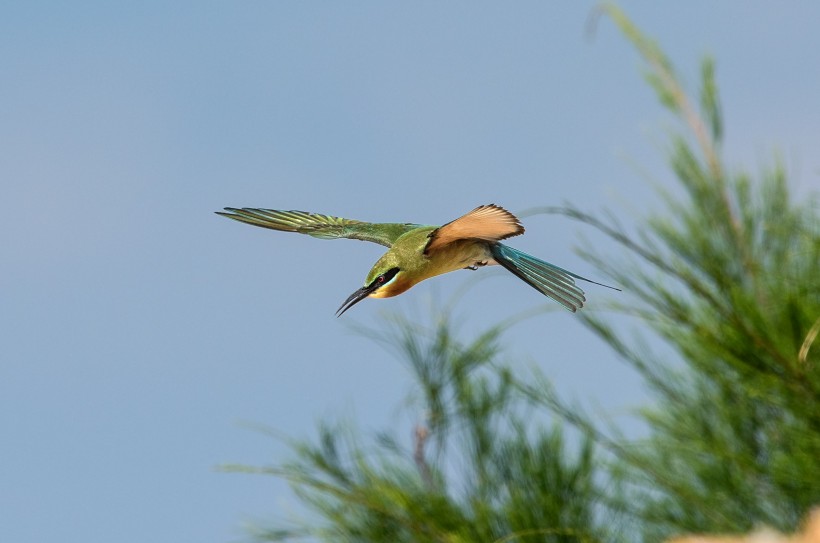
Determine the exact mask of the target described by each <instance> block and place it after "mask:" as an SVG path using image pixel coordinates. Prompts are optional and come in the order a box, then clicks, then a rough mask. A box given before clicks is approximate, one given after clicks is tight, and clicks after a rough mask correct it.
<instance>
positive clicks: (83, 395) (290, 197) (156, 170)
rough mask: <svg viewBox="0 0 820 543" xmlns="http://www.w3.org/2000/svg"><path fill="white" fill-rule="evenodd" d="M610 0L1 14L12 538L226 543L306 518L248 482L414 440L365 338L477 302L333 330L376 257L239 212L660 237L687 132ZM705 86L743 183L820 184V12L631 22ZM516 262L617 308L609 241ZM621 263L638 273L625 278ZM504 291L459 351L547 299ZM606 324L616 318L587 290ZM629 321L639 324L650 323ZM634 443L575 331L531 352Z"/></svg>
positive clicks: (596, 356)
mask: <svg viewBox="0 0 820 543" xmlns="http://www.w3.org/2000/svg"><path fill="white" fill-rule="evenodd" d="M593 6H594V3H593V2H573V3H570V2H566V3H563V4H558V3H546V2H518V3H515V4H509V3H506V4H503V5H502V4H501V3H489V2H447V3H444V2H357V3H341V2H337V3H330V2H275V1H265V2H263V1H248V2H224V1H222V2H210V1H199V2H140V3H133V4H125V3H110V2H71V3H68V2H36V1H33V2H4V3H2V4H0V67H2V72H1V75H0V78H2V79H1V80H0V82H2V84H0V147H1V148H2V152H0V195H2V201H3V203H4V207H5V209H4V211H3V213H2V215H0V232H1V234H0V236H2V242H1V245H0V246H2V252H0V270H2V273H0V300H2V309H0V326H2V331H3V341H2V343H1V344H0V359H1V362H0V432H2V439H3V441H2V449H0V540H2V541H9V542H35V541H61V542H63V543H72V542H75V541H76V542H80V541H82V542H84V543H85V542H88V541H117V542H121V543H129V542H143V541H169V542H170V541H233V540H237V539H241V538H243V537H244V536H245V532H244V531H243V525H245V524H246V523H253V522H257V521H266V520H268V519H270V518H273V517H274V516H285V517H286V516H287V515H288V514H290V512H292V511H298V507H297V506H296V505H295V502H294V500H293V498H292V496H291V495H290V493H289V491H288V489H287V486H286V485H285V484H284V483H282V482H281V481H277V480H273V479H266V478H262V477H249V476H240V475H231V474H224V473H220V472H218V471H216V470H215V469H214V468H215V466H217V465H219V464H221V463H228V462H244V463H250V464H261V463H269V462H278V461H282V460H286V459H287V458H289V454H290V453H289V451H288V450H287V448H286V447H285V446H284V445H283V444H282V443H281V442H278V441H275V440H271V439H270V438H269V437H267V436H265V435H262V434H261V433H259V432H256V431H254V430H251V429H249V428H248V425H249V424H262V425H268V426H270V427H272V428H275V429H276V430H277V431H279V432H281V433H282V434H284V435H288V436H293V437H309V436H311V435H313V431H314V428H315V424H316V422H317V421H319V420H321V419H323V418H325V417H329V416H330V417H337V416H340V415H341V416H347V417H350V418H354V419H355V420H357V421H358V422H359V423H360V425H361V426H362V427H363V428H364V429H365V430H366V431H373V430H377V429H382V428H386V427H394V428H396V431H397V432H398V433H399V434H401V433H402V432H405V433H407V434H409V432H410V426H409V424H410V422H412V420H413V417H414V416H420V414H418V413H414V411H413V410H412V408H409V409H407V410H405V411H401V410H400V407H401V405H402V403H403V399H404V398H405V397H406V395H407V394H408V392H410V379H409V376H408V374H407V372H406V370H405V369H404V368H403V366H402V365H401V364H400V363H398V362H397V361H396V360H395V359H393V358H392V357H391V355H390V354H389V353H386V352H384V351H383V350H381V348H380V347H379V346H378V345H375V344H374V343H372V342H371V341H369V340H367V339H366V338H363V337H361V336H359V335H357V334H355V333H352V331H351V327H350V326H349V325H348V324H346V323H347V322H352V321H355V322H357V323H358V324H360V325H364V326H373V327H378V326H381V322H382V320H383V317H384V314H385V313H384V312H385V311H399V312H408V313H410V314H413V315H416V316H417V318H419V319H424V318H429V315H430V312H429V307H430V306H431V305H434V304H435V303H437V302H438V301H440V300H442V299H446V298H447V296H448V295H449V294H450V293H451V292H453V291H455V290H456V289H457V288H458V287H459V286H461V285H463V284H464V282H465V281H467V280H470V279H471V278H472V277H473V276H472V275H470V274H468V273H467V272H464V273H454V274H450V275H448V276H445V277H441V278H438V279H436V280H435V281H428V282H426V283H423V284H421V285H419V286H417V287H415V288H414V289H413V290H411V291H410V292H408V293H407V294H406V295H404V296H402V297H400V298H398V299H391V300H367V301H364V302H362V303H361V304H359V305H357V306H356V307H355V308H353V309H352V310H351V311H350V312H348V313H347V314H346V315H345V316H344V317H343V318H342V319H336V318H335V316H334V311H335V310H336V308H337V307H338V306H339V304H340V303H341V302H342V301H343V300H344V299H345V298H346V297H347V295H348V294H349V293H350V292H352V291H353V290H354V289H355V288H358V287H359V286H360V285H361V283H362V281H363V279H364V276H365V274H366V273H367V271H368V269H369V267H370V265H371V264H372V263H373V262H374V261H375V260H376V259H377V258H378V256H379V255H380V254H381V252H382V248H381V247H379V246H377V245H371V244H364V243H359V242H355V241H337V242H327V241H320V240H315V239H312V238H307V237H303V236H296V235H287V234H280V233H274V232H269V231H265V230H262V229H255V228H251V227H248V226H245V225H240V224H237V223H233V222H230V221H227V220H225V219H222V218H220V217H217V216H216V215H214V214H213V211H215V210H218V209H221V208H222V207H224V206H235V207H241V206H249V207H271V208H280V209H304V210H308V211H315V212H321V213H329V214H336V215H340V216H345V217H350V218H356V219H361V220H373V221H410V222H418V223H426V224H438V223H443V222H447V221H449V220H451V219H453V218H455V217H457V216H459V215H460V214H462V213H464V212H466V211H468V210H470V209H472V208H473V207H475V206H477V205H479V204H485V203H491V202H494V203H497V204H501V205H503V206H505V207H506V208H508V209H510V210H511V211H513V212H516V211H521V210H523V209H526V208H528V207H531V206H534V205H556V204H561V203H563V202H571V203H574V204H576V205H578V206H581V207H583V208H585V209H587V210H590V211H595V210H602V209H604V208H609V209H613V210H615V211H616V213H617V214H618V216H619V217H621V219H622V220H624V221H625V222H627V223H628V224H636V223H637V221H638V217H640V216H641V215H642V214H644V213H645V212H646V210H647V208H648V206H651V205H653V204H654V203H655V202H656V199H655V197H654V196H653V194H652V189H651V188H650V183H652V182H654V183H658V184H660V185H661V186H665V187H667V186H671V183H672V179H671V177H670V174H669V173H668V171H667V170H666V169H665V168H664V166H663V160H662V157H661V154H660V151H661V150H662V149H663V146H664V136H665V135H666V134H667V133H668V130H669V129H670V128H672V127H674V124H673V123H672V121H671V120H670V118H669V117H668V116H667V115H666V114H665V113H664V112H663V111H662V109H661V108H660V106H659V105H658V104H657V102H656V101H655V99H654V97H653V96H652V94H651V92H650V90H649V89H648V88H647V87H646V85H645V84H644V82H643V80H642V79H641V77H640V74H639V69H638V68H639V66H640V64H639V62H638V59H637V56H636V55H635V53H634V51H632V49H631V48H630V47H629V45H628V44H627V43H626V42H625V40H624V39H623V38H622V37H621V36H619V35H618V33H617V32H616V30H615V28H614V25H613V24H612V23H610V22H608V21H606V20H602V21H600V22H599V24H598V27H597V31H596V32H595V33H594V36H590V35H589V34H588V33H587V28H586V24H587V19H588V17H589V14H590V10H591V9H592V7H593ZM623 6H624V8H625V9H626V11H627V13H628V14H629V15H630V16H632V17H633V19H634V20H635V21H636V22H637V23H638V24H639V25H640V26H641V27H642V28H643V29H644V31H646V32H647V33H648V34H650V35H652V36H654V37H656V38H657V39H658V40H659V42H660V43H661V44H662V45H663V47H664V48H665V50H666V51H667V52H668V53H669V55H670V56H671V57H672V59H673V60H674V61H675V62H676V64H677V66H678V69H679V71H680V73H681V74H682V76H683V78H684V79H685V80H686V81H687V82H689V83H690V84H692V85H694V83H695V82H696V81H697V73H698V72H697V66H698V62H699V59H700V57H701V55H702V54H704V53H711V54H713V55H714V56H715V57H716V58H717V66H718V81H719V84H720V86H721V90H722V96H723V104H724V110H725V115H726V127H727V128H726V137H727V141H726V147H725V149H726V155H727V159H728V162H729V164H730V165H735V166H740V167H743V168H746V169H751V170H752V171H753V172H754V171H758V170H759V168H760V167H761V166H764V165H765V164H767V163H771V161H772V157H773V156H775V152H776V151H777V152H779V155H780V156H781V158H782V159H783V161H784V163H785V164H786V167H787V168H788V170H789V171H790V173H791V178H792V181H793V184H794V186H795V188H796V191H797V194H807V193H808V192H810V191H816V190H817V188H818V186H820V180H819V179H818V176H820V153H818V138H817V127H818V126H820V108H818V107H817V104H818V99H817V97H818V96H820V80H818V77H820V71H818V66H819V65H820V54H818V51H820V34H818V33H817V32H816V22H817V21H818V20H820V7H819V6H817V5H815V4H813V3H809V2H803V3H797V2H794V3H788V4H784V3H775V2H769V3H766V2H745V3H738V2H722V3H714V2H705V1H697V2H687V3H679V4H676V5H672V4H669V3H663V4H662V5H661V3H648V2H626V3H624V4H623ZM525 226H526V227H527V234H526V235H525V236H523V237H521V238H516V239H515V240H511V241H514V243H511V245H513V246H515V247H518V248H521V249H523V250H526V251H528V252H530V253H532V254H535V255H539V256H541V257H543V258H545V259H547V260H549V261H552V262H554V263H556V264H559V265H561V266H564V267H567V268H569V269H571V270H573V271H575V272H577V273H579V274H581V275H584V276H588V277H592V278H596V279H599V280H603V281H604V282H606V279H607V278H606V277H601V276H600V274H599V273H598V272H597V271H596V270H594V269H591V268H590V266H589V265H588V264H586V263H585V262H583V261H582V260H580V259H579V258H578V257H577V256H576V255H575V254H574V253H573V247H574V246H575V245H577V243H578V241H579V239H580V235H583V234H585V235H587V236H588V237H589V238H590V239H591V240H592V241H593V243H594V242H596V241H597V242H599V243H602V244H603V243H605V242H604V240H598V239H596V238H595V237H594V235H593V234H592V233H590V232H586V231H584V230H583V229H582V228H581V227H579V226H578V225H576V224H572V223H569V222H568V221H567V220H565V219H561V218H558V217H543V216H540V217H532V218H528V219H527V220H525ZM603 248H604V249H607V250H611V251H612V253H613V257H614V258H617V257H618V255H617V248H614V247H612V248H607V247H606V246H604V247H603ZM476 273H486V274H487V275H488V277H487V279H486V280H483V281H481V282H479V283H478V284H477V285H476V286H475V287H474V288H472V289H471V290H470V291H469V292H468V293H467V294H466V295H465V296H464V297H463V298H462V300H461V301H460V303H459V306H458V310H457V314H458V315H459V316H460V318H461V319H462V320H463V324H462V326H463V329H464V331H465V333H466V334H469V332H470V331H471V330H476V329H480V328H481V327H482V326H486V325H488V324H490V323H493V322H495V321H497V320H499V319H501V318H504V317H508V316H511V315H514V314H516V313H518V312H520V311H522V310H525V309H528V308H532V307H535V306H538V305H540V304H542V303H543V301H544V300H542V299H540V298H538V296H537V294H536V293H535V292H534V291H533V290H532V289H530V288H528V287H527V286H525V285H523V284H522V283H520V282H519V281H518V280H517V279H515V278H514V277H512V276H509V275H504V274H503V273H501V272H496V273H490V272H489V270H482V271H481V272H476ZM586 290H587V293H588V298H589V299H590V303H589V305H588V309H590V310H594V309H595V307H596V304H600V303H601V302H602V301H604V300H606V299H607V298H608V297H609V296H611V295H612V294H611V293H610V292H607V291H606V290H605V289H601V288H597V287H595V286H589V288H586ZM623 296H628V293H625V294H624V295H623ZM506 342H507V346H508V347H509V350H510V352H511V353H512V355H513V356H515V357H517V359H520V360H521V364H528V363H535V364H537V365H538V366H540V367H541V368H542V370H543V371H544V372H546V373H547V374H548V375H550V376H552V378H553V379H554V380H555V383H556V386H557V387H558V388H559V389H561V390H564V391H565V392H566V394H567V395H568V397H574V398H579V399H580V400H581V401H583V402H584V403H586V404H587V405H590V406H593V407H594V408H596V409H599V410H601V412H604V413H607V415H608V416H610V417H612V419H613V420H615V421H616V422H621V423H623V424H624V425H625V427H626V429H627V430H628V431H637V430H636V429H635V426H634V423H632V422H630V421H629V420H628V416H627V415H628V413H629V411H630V410H631V409H634V408H635V407H637V406H640V405H642V404H644V403H645V402H646V401H647V397H646V394H645V392H644V391H643V389H642V388H641V386H640V384H639V382H638V381H637V379H636V377H635V376H634V375H633V374H632V373H631V372H630V371H629V370H628V369H627V368H626V367H625V366H624V365H623V364H622V363H621V362H619V361H618V360H617V359H616V358H614V356H613V355H612V354H611V353H609V352H608V351H607V350H606V349H605V348H604V347H603V346H602V345H601V344H600V343H599V342H598V341H597V340H595V338H593V337H591V336H590V334H589V332H587V331H586V330H585V329H584V328H583V327H582V326H581V325H580V324H579V323H578V321H577V319H576V318H574V316H573V315H572V314H570V313H568V312H565V311H562V310H560V309H559V308H558V307H557V306H556V309H555V311H550V312H546V313H544V314H542V315H539V316H538V317H536V318H533V319H530V320H528V321H526V322H524V323H522V324H521V325H519V326H517V327H516V328H515V329H513V330H512V331H511V332H510V333H509V334H508V335H507V336H506Z"/></svg>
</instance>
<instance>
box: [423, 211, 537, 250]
mask: <svg viewBox="0 0 820 543" xmlns="http://www.w3.org/2000/svg"><path fill="white" fill-rule="evenodd" d="M523 233H524V227H523V226H521V223H519V222H518V218H517V217H516V216H515V215H513V214H512V213H510V212H509V211H507V210H506V209H504V208H503V207H500V206H497V205H495V204H490V205H483V206H478V207H477V208H475V209H474V210H472V211H470V212H469V213H467V214H466V215H463V216H461V217H459V218H458V219H456V220H454V221H452V222H448V223H447V224H445V225H444V226H441V227H440V228H437V229H436V230H433V231H432V232H431V233H430V241H428V242H427V247H426V248H425V250H424V252H425V254H426V253H429V252H430V251H435V250H436V249H438V248H439V247H443V246H445V245H447V244H448V243H452V242H454V241H456V240H459V239H481V240H484V241H499V240H502V239H506V238H509V237H512V236H517V235H519V234H523Z"/></svg>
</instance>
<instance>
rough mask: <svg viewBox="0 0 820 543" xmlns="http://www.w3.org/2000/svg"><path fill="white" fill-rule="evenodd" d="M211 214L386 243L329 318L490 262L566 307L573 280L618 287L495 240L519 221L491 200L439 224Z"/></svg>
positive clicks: (234, 211) (273, 213) (515, 229)
mask: <svg viewBox="0 0 820 543" xmlns="http://www.w3.org/2000/svg"><path fill="white" fill-rule="evenodd" d="M215 213H216V214H217V215H221V216H223V217H228V218H229V219H234V220H236V221H240V222H243V223H247V224H251V225H254V226H259V227H262V228H269V229H271V230H279V231H283V232H298V233H300V234H307V235H309V236H313V237H315V238H320V239H338V238H347V239H357V240H361V241H370V242H373V243H378V244H380V245H384V246H385V247H388V250H387V252H386V253H384V255H382V257H381V258H379V260H377V261H376V263H375V264H374V265H373V267H372V268H371V269H370V272H368V274H367V277H366V278H365V280H364V286H362V287H361V288H359V289H357V290H356V291H354V292H353V294H351V295H350V296H349V297H348V298H347V299H346V300H345V301H344V303H342V305H341V306H340V307H339V309H338V310H337V311H336V316H337V317H340V316H342V315H343V314H344V313H345V312H346V311H347V310H348V309H350V308H351V307H353V306H354V305H356V304H357V303H359V302H360V301H362V300H364V299H365V298H390V297H393V296H398V295H399V294H402V293H403V292H405V291H407V290H408V289H410V288H411V287H413V286H414V285H416V284H418V283H420V282H421V281H424V280H425V279H429V278H431V277H435V276H437V275H441V274H444V273H449V272H452V271H456V270H460V269H469V270H477V269H478V268H481V267H483V266H489V265H495V264H498V265H500V266H502V267H504V268H506V269H507V270H508V271H510V272H511V273H512V274H513V275H515V276H516V277H518V278H519V279H521V280H522V281H524V282H525V283H527V284H528V285H529V286H531V287H532V288H534V289H535V290H537V291H538V292H540V293H541V294H543V295H545V296H547V297H548V298H551V299H552V300H554V301H556V302H558V303H559V304H561V306H563V307H564V308H565V309H567V310H569V311H572V312H573V313H574V312H575V311H577V310H578V309H580V308H582V307H583V306H584V302H585V301H586V298H585V297H584V291H583V290H581V289H580V288H579V287H578V286H577V285H576V284H575V279H580V280H581V281H586V282H588V283H593V284H596V285H600V286H603V287H606V288H611V289H613V290H620V289H617V288H615V287H610V286H609V285H604V284H603V283H598V282H596V281H593V280H591V279H587V278H586V277H581V276H580V275H577V274H575V273H572V272H571V271H568V270H565V269H564V268H560V267H558V266H556V265H555V264H550V263H549V262H545V261H543V260H541V259H539V258H536V257H534V256H532V255H529V254H527V253H525V252H523V251H520V250H518V249H514V248H512V247H510V246H509V245H505V244H503V243H501V240H504V239H507V238H510V237H513V236H518V235H521V234H523V233H524V227H523V226H522V225H521V222H520V221H519V219H518V217H516V216H515V215H513V214H512V213H510V212H509V211H507V210H506V209H504V208H503V207H501V206H497V205H495V204H487V205H480V206H478V207H476V208H475V209H473V210H472V211H470V212H469V213H466V214H464V215H462V216H461V217H459V218H457V219H455V220H453V221H450V222H448V223H447V224H444V225H442V226H428V225H421V224H414V223H373V222H364V221H357V220H353V219H344V218H341V217H334V216H332V215H322V214H319V213H309V212H307V211H295V210H291V211H281V210H276V209H263V208H249V207H243V208H234V207H226V208H224V211H216V212H215Z"/></svg>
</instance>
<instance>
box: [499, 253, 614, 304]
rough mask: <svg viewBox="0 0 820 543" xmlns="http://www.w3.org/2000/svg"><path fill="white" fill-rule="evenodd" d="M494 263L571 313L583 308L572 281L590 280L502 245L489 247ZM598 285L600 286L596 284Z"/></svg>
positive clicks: (580, 296)
mask: <svg viewBox="0 0 820 543" xmlns="http://www.w3.org/2000/svg"><path fill="white" fill-rule="evenodd" d="M490 251H491V252H492V255H493V258H494V259H495V261H496V262H498V263H499V264H501V265H502V266H504V267H505V268H507V269H508V270H509V271H511V272H512V273H513V274H515V275H516V276H518V278H519V279H521V280H523V281H524V282H525V283H527V284H528V285H530V286H531V287H532V288H534V289H535V290H537V291H538V292H540V293H541V294H543V295H545V296H548V297H550V298H552V299H553V300H555V301H556V302H558V303H559V304H561V305H562V306H564V307H565V308H567V309H569V310H570V311H572V312H575V311H576V310H578V309H580V308H582V307H583V306H584V302H585V301H586V298H585V297H584V291H583V290H581V289H580V288H578V286H577V285H576V284H575V281H574V280H573V278H577V279H583V280H584V281H589V282H590V283H594V281H590V280H589V279H586V278H584V277H581V276H580V275H576V274H574V273H572V272H570V271H567V270H565V269H563V268H559V267H558V266H555V265H553V264H550V263H549V262H544V261H543V260H541V259H540V258H536V257H534V256H532V255H528V254H527V253H525V252H523V251H519V250H518V249H513V248H512V247H509V246H507V245H504V244H503V243H496V244H495V245H493V246H492V247H491V248H490ZM596 284H600V283H596ZM604 286H606V285H604Z"/></svg>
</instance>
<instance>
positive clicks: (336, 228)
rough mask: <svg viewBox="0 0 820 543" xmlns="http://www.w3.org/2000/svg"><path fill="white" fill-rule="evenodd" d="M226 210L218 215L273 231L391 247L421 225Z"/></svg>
mask: <svg viewBox="0 0 820 543" xmlns="http://www.w3.org/2000/svg"><path fill="white" fill-rule="evenodd" d="M225 211H226V212H227V213H225V212H222V211H217V212H216V214H217V215H222V216H223V217H228V218H230V219H234V220H237V221H240V222H244V223H247V224H252V225H254V226H261V227H262V228H270V229H271V230H280V231H283V232H299V233H300V234H307V235H309V236H313V237H315V238H321V239H338V238H347V239H358V240H362V241H371V242H373V243H378V244H379V245H384V246H385V247H391V246H392V245H393V243H394V242H395V241H396V240H397V239H398V238H399V237H401V236H402V234H405V233H407V232H409V231H410V230H412V229H414V228H417V227H418V226H419V225H417V224H410V223H370V222H362V221H357V220H354V219H343V218H341V217H334V216H332V215H322V214H320V213H308V212H307V211H295V210H291V211H280V210H277V209H261V208H252V207H243V208H241V209H237V208H234V207H226V208H225Z"/></svg>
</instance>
